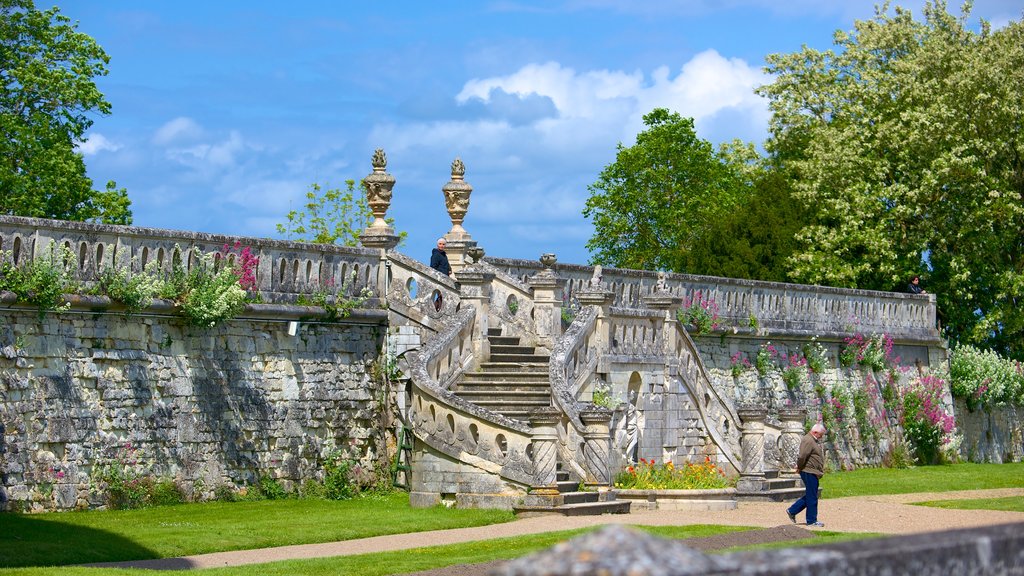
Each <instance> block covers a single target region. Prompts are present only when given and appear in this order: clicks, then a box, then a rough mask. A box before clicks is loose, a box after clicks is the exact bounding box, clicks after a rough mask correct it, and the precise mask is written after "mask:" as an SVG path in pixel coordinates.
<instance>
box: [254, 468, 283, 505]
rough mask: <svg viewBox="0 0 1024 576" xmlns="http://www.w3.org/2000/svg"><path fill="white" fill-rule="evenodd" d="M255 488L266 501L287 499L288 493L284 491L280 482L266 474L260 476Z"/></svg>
mask: <svg viewBox="0 0 1024 576" xmlns="http://www.w3.org/2000/svg"><path fill="white" fill-rule="evenodd" d="M257 488H258V489H259V492H260V495H262V496H263V498H265V499H267V500H284V499H285V498H287V497H288V491H287V490H285V489H284V486H282V485H281V482H280V481H279V480H278V479H277V478H274V477H272V476H270V475H268V474H261V475H260V477H259V480H258V481H257Z"/></svg>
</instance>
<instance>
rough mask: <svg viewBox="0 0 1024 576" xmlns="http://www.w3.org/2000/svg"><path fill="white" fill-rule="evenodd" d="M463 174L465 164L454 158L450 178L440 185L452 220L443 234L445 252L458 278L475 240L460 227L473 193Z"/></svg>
mask: <svg viewBox="0 0 1024 576" xmlns="http://www.w3.org/2000/svg"><path fill="white" fill-rule="evenodd" d="M465 175H466V165H465V164H463V163H462V160H460V159H458V158H456V159H455V161H454V162H452V177H451V180H449V181H448V183H447V184H445V185H444V186H442V187H441V192H443V193H444V205H445V208H447V210H448V216H449V218H451V220H452V229H451V230H449V231H448V233H447V234H445V235H444V236H445V239H446V240H447V241H448V246H447V247H446V248H445V252H446V253H447V254H448V263H449V264H451V266H452V271H453V272H454V273H455V277H456V278H458V275H459V271H461V270H462V269H463V268H465V267H466V266H467V264H468V262H467V258H466V255H467V253H468V252H469V250H470V249H472V248H474V247H476V241H475V240H473V238H472V237H470V235H469V232H466V229H465V228H463V227H462V221H463V219H465V217H466V212H468V211H469V196H470V194H472V193H473V187H472V186H470V184H469V182H466V181H465V180H464V177H465Z"/></svg>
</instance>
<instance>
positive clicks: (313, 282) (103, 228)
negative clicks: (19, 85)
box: [0, 216, 380, 303]
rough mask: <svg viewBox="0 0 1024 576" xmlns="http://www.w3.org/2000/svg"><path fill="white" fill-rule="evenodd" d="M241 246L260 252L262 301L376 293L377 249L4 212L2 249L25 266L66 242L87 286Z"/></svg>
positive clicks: (165, 268)
mask: <svg viewBox="0 0 1024 576" xmlns="http://www.w3.org/2000/svg"><path fill="white" fill-rule="evenodd" d="M236 244H237V245H238V246H239V248H242V247H246V246H247V247H249V248H250V250H251V251H252V253H253V255H254V256H256V257H258V258H259V262H258V264H257V265H256V270H255V276H256V278H255V279H256V288H255V290H256V291H258V292H259V293H260V295H261V297H262V299H263V301H264V302H281V303H289V302H294V301H295V298H296V297H297V296H298V295H300V294H311V293H313V292H315V291H316V290H317V289H319V288H321V287H327V286H333V287H334V289H336V290H341V291H342V295H355V294H358V293H359V292H360V291H361V290H363V289H364V288H368V289H370V290H371V291H373V292H375V293H376V292H377V284H378V269H379V265H380V260H379V257H378V251H377V250H371V249H366V248H349V247H343V246H335V245H329V244H308V243H303V242H291V241H287V240H269V239H265V238H247V237H239V236H227V235H223V234H206V233H202V232H187V231H180V230H162V229H157V228H139V227H134V226H112V225H107V224H93V223H88V222H66V221H59V220H46V219H42V218H23V217H19V216H0V252H4V253H8V252H9V253H10V255H9V256H8V258H9V260H10V261H12V262H13V263H15V264H21V263H23V262H25V261H27V260H30V259H33V258H37V257H43V256H45V255H46V254H47V251H48V250H49V249H50V247H51V246H54V247H57V248H60V247H64V248H67V249H68V250H70V251H71V253H72V254H74V257H75V261H76V262H75V264H76V265H75V275H76V277H77V279H78V280H80V281H82V282H84V283H86V284H88V283H91V282H93V281H95V280H96V279H97V278H98V276H99V274H100V272H101V271H102V270H103V269H104V268H107V267H125V268H128V269H129V270H130V271H131V272H139V271H141V270H142V269H143V268H144V267H145V266H146V265H147V264H149V263H150V262H158V263H159V264H158V266H159V267H160V269H161V270H162V271H164V272H170V270H171V267H172V263H173V262H174V261H175V260H177V261H178V262H179V263H180V264H181V265H182V266H184V267H185V268H186V269H189V268H191V267H192V266H194V265H195V263H196V261H197V259H198V257H199V254H200V253H211V252H214V253H216V252H223V251H224V248H225V246H227V247H229V248H233V247H235V246H236ZM5 256H6V255H5ZM221 258H224V259H226V260H227V261H228V262H231V261H233V259H234V258H236V256H235V255H234V254H231V253H225V254H222V256H221Z"/></svg>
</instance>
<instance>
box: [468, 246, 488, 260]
mask: <svg viewBox="0 0 1024 576" xmlns="http://www.w3.org/2000/svg"><path fill="white" fill-rule="evenodd" d="M466 255H467V256H469V257H470V258H472V259H473V263H474V264H476V263H478V262H480V259H481V258H483V257H484V249H483V248H481V247H480V246H470V247H469V248H467V249H466Z"/></svg>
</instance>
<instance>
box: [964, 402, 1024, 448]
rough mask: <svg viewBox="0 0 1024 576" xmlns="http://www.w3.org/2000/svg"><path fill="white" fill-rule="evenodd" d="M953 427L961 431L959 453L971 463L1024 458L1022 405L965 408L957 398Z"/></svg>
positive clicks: (1023, 413) (1023, 410)
mask: <svg viewBox="0 0 1024 576" xmlns="http://www.w3.org/2000/svg"><path fill="white" fill-rule="evenodd" d="M956 427H957V430H958V431H959V432H960V433H961V434H963V443H962V444H961V445H960V453H961V454H962V455H963V457H964V458H965V459H966V460H968V461H970V462H997V463H1003V462H1020V461H1021V460H1024V408H1022V407H1019V406H1002V407H997V408H973V409H970V408H968V407H967V403H966V402H965V401H964V400H963V399H961V398H957V399H956Z"/></svg>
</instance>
